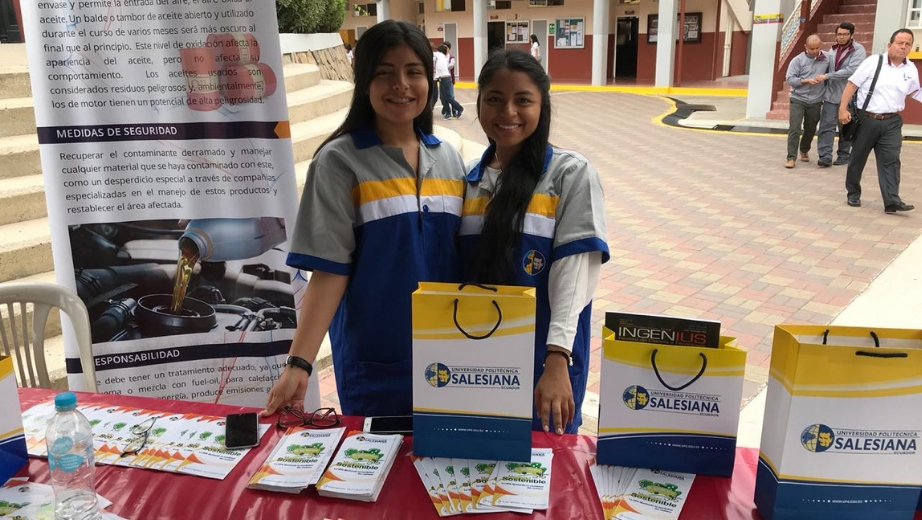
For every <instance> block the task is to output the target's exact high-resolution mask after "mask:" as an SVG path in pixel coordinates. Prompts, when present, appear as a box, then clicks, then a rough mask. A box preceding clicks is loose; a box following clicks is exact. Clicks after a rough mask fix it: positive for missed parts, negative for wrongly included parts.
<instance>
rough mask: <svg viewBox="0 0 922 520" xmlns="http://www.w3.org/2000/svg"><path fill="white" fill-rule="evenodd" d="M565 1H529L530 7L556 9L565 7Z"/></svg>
mask: <svg viewBox="0 0 922 520" xmlns="http://www.w3.org/2000/svg"><path fill="white" fill-rule="evenodd" d="M563 2H564V0H528V5H529V6H530V7H555V6H560V5H563Z"/></svg>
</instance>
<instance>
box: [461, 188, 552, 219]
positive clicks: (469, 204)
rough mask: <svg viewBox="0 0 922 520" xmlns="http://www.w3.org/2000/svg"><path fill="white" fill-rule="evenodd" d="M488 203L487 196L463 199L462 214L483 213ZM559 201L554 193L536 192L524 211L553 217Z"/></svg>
mask: <svg viewBox="0 0 922 520" xmlns="http://www.w3.org/2000/svg"><path fill="white" fill-rule="evenodd" d="M489 203H490V198H489V197H477V198H474V199H468V200H465V201H464V212H463V213H462V215H465V216H468V215H483V214H484V213H486V211H487V204H489ZM559 203H560V197H558V196H556V195H545V194H541V193H536V194H535V195H533V196H532V198H531V202H529V203H528V208H527V209H526V210H525V211H526V213H531V214H533V215H540V216H542V217H548V218H554V217H556V216H557V204H559Z"/></svg>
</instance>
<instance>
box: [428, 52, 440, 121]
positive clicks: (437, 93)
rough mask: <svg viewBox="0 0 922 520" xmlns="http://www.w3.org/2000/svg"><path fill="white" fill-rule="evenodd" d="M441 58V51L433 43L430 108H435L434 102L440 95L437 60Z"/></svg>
mask: <svg viewBox="0 0 922 520" xmlns="http://www.w3.org/2000/svg"><path fill="white" fill-rule="evenodd" d="M441 59H442V53H441V52H439V49H438V47H436V46H435V45H434V44H433V45H432V79H433V80H434V82H435V89H434V90H433V91H432V95H431V97H430V104H431V105H432V110H435V104H436V102H438V100H439V96H440V95H441V89H440V85H439V76H438V74H439V72H438V70H439V60H441Z"/></svg>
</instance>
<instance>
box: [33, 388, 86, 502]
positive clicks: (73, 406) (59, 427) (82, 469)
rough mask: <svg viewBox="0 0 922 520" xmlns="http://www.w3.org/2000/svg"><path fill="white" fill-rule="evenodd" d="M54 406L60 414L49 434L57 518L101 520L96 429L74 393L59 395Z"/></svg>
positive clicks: (46, 440)
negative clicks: (97, 476)
mask: <svg viewBox="0 0 922 520" xmlns="http://www.w3.org/2000/svg"><path fill="white" fill-rule="evenodd" d="M54 407H55V409H56V410H57V412H58V413H56V414H55V415H54V417H52V418H51V421H49V423H48V429H47V431H46V432H45V443H46V444H47V446H48V466H49V468H50V470H51V485H52V487H53V488H54V518H55V520H91V519H95V518H98V517H99V505H98V503H97V498H96V472H95V468H94V466H93V428H92V426H91V425H90V421H88V420H87V418H86V417H85V416H84V415H83V414H82V413H80V412H79V411H78V410H77V396H76V395H74V393H73V392H62V393H60V394H58V395H56V396H55V397H54Z"/></svg>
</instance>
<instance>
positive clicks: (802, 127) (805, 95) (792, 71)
mask: <svg viewBox="0 0 922 520" xmlns="http://www.w3.org/2000/svg"><path fill="white" fill-rule="evenodd" d="M822 46H823V42H822V40H820V37H819V36H817V35H815V34H811V35H810V36H808V37H807V43H806V44H804V52H802V53H800V54H798V55H797V56H795V57H794V59H793V60H791V63H790V64H789V65H788V72H787V75H786V76H785V79H786V80H787V82H788V85H790V86H791V105H790V109H789V111H790V115H789V119H788V158H787V162H786V163H784V167H785V168H788V169H790V168H793V167H794V161H795V160H796V159H797V150H798V148H799V149H800V160H801V161H809V160H810V157H809V156H808V155H807V153H808V152H809V151H810V147H811V146H812V145H813V135H814V134H815V133H816V125H817V123H819V121H820V108H821V107H822V106H823V95H824V94H825V92H826V87H825V86H824V85H823V81H822V80H820V79H819V78H818V77H819V76H821V75H822V74H825V73H826V69H827V64H828V62H829V60H828V59H827V58H826V55H825V54H823V52H822V51H821V50H820V47H822Z"/></svg>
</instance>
